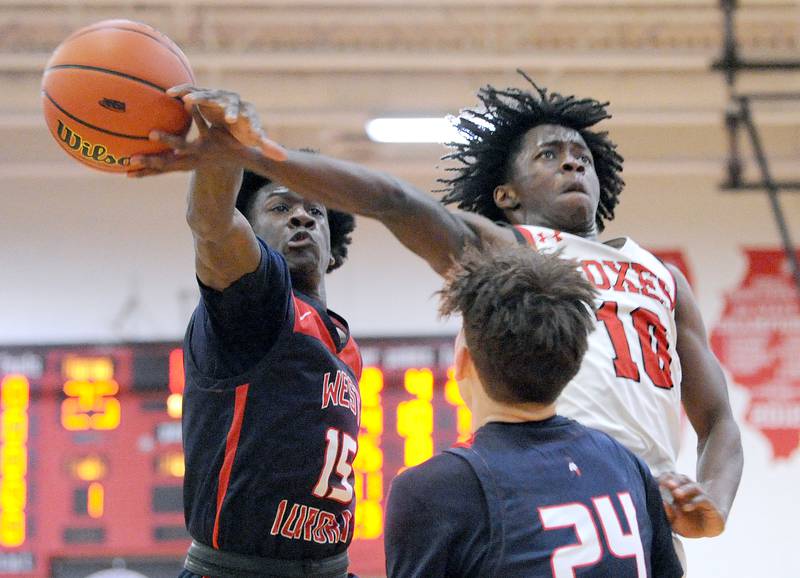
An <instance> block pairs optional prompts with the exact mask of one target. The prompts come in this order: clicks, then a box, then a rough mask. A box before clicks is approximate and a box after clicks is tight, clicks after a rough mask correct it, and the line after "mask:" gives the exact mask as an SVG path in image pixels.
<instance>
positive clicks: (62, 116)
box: [42, 20, 194, 172]
mask: <svg viewBox="0 0 800 578" xmlns="http://www.w3.org/2000/svg"><path fill="white" fill-rule="evenodd" d="M187 82H188V83H192V84H194V75H193V74H192V69H191V66H190V65H189V61H188V59H187V58H186V56H185V55H184V54H183V52H181V49H180V48H178V46H177V44H175V43H174V42H173V41H172V40H170V39H169V38H167V37H166V36H165V35H163V34H162V33H160V32H159V31H158V30H156V29H154V28H152V27H150V26H148V25H146V24H142V23H140V22H133V21H131V20H104V21H103V22H97V23H96V24H92V25H90V26H87V27H85V28H81V29H80V30H78V31H77V32H75V33H73V34H72V35H70V36H69V37H68V38H67V39H66V40H64V42H62V43H61V45H59V47H58V48H56V50H55V52H53V55H52V56H51V57H50V60H49V61H48V62H47V66H46V68H45V71H44V76H43V78H42V104H43V107H44V116H45V121H46V122H47V126H48V128H49V129H50V133H51V134H52V135H53V137H54V138H55V139H56V142H58V144H59V145H61V147H62V148H63V149H64V150H65V151H66V152H67V153H68V154H69V155H70V156H72V157H73V158H75V159H77V160H78V161H80V162H82V163H84V164H85V165H88V166H90V167H92V168H95V169H99V170H102V171H109V172H126V171H127V170H128V167H129V165H130V157H131V156H132V155H135V154H147V153H154V152H159V151H162V150H164V149H165V148H166V147H165V146H164V145H162V144H160V143H155V142H150V141H149V140H148V138H147V137H148V134H149V133H150V131H151V130H160V131H164V132H169V133H173V134H180V135H185V134H186V132H187V131H188V130H189V127H190V126H191V116H190V115H189V114H188V113H187V112H186V110H185V109H184V106H183V103H182V102H181V101H180V100H178V99H176V98H172V97H170V96H167V95H166V94H165V92H166V90H167V89H168V88H170V87H172V86H175V85H178V84H183V83H187Z"/></svg>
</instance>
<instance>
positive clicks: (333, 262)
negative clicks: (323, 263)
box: [325, 255, 336, 273]
mask: <svg viewBox="0 0 800 578" xmlns="http://www.w3.org/2000/svg"><path fill="white" fill-rule="evenodd" d="M335 265H336V257H334V256H333V255H331V257H330V259H328V268H327V269H326V270H325V272H326V273H330V272H331V269H333V267H334V266H335Z"/></svg>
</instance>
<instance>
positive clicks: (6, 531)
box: [0, 375, 30, 547]
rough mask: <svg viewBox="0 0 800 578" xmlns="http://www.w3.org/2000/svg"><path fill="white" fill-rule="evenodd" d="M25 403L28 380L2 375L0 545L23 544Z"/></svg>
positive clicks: (25, 468)
mask: <svg viewBox="0 0 800 578" xmlns="http://www.w3.org/2000/svg"><path fill="white" fill-rule="evenodd" d="M29 404H30V384H29V383H28V379H27V378H26V377H25V376H24V375H7V376H6V377H4V378H3V381H2V384H0V421H2V429H0V432H1V433H0V443H2V446H0V474H2V478H1V479H0V546H12V547H13V546H21V545H22V544H24V543H25V532H26V525H27V524H26V515H25V507H26V505H27V501H28V483H27V478H26V476H27V473H28V406H29Z"/></svg>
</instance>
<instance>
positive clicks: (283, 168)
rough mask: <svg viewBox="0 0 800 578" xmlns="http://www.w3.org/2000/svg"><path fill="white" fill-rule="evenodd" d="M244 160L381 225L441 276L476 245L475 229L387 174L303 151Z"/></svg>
mask: <svg viewBox="0 0 800 578" xmlns="http://www.w3.org/2000/svg"><path fill="white" fill-rule="evenodd" d="M244 158H245V161H244V165H245V167H246V168H247V169H249V170H251V171H253V172H256V173H259V174H261V175H263V176H265V177H267V178H269V179H271V180H274V181H276V182H279V183H281V184H282V185H284V186H286V187H287V188H289V189H291V190H293V191H295V192H296V193H298V194H300V195H301V196H303V197H305V198H308V199H311V200H314V201H317V202H321V203H322V204H324V205H325V206H326V207H330V208H333V209H337V210H340V211H346V212H349V213H355V214H358V215H363V216H365V217H371V218H374V219H377V220H379V221H381V222H382V223H383V224H384V225H385V226H386V227H387V228H388V229H389V230H390V231H391V232H392V234H393V235H394V236H395V237H397V239H398V240H399V241H400V242H401V243H403V245H405V246H406V248H408V249H410V250H411V251H413V252H414V253H416V254H417V255H419V256H420V257H422V258H423V259H425V260H426V261H427V262H428V264H429V265H430V266H431V267H432V268H433V269H434V270H435V271H437V272H438V273H440V274H444V272H445V271H446V270H447V269H449V268H450V266H451V265H452V262H453V258H457V257H458V256H459V255H460V254H461V252H462V251H463V249H464V247H465V246H466V245H467V244H468V243H471V244H478V243H479V241H478V236H477V234H476V233H475V232H474V230H473V229H472V228H471V227H470V226H468V225H467V223H465V222H464V221H463V220H462V219H460V218H459V217H458V216H456V215H454V214H453V213H451V212H450V211H448V210H447V209H445V208H444V207H443V206H442V205H441V204H440V203H439V202H438V201H437V200H436V199H434V198H433V197H432V196H431V195H429V194H427V193H424V192H422V191H420V190H418V189H416V188H414V187H413V186H412V185H410V184H408V183H405V182H403V181H402V180H400V179H396V178H395V177H392V176H391V175H387V174H384V173H381V172H378V171H373V170H371V169H369V168H366V167H362V166H360V165H357V164H355V163H351V162H347V161H341V160H337V159H333V158H330V157H326V156H323V155H318V154H314V153H307V152H302V151H287V159H286V160H285V161H277V162H276V161H273V160H270V159H268V158H265V157H264V156H263V155H260V154H258V153H257V152H254V151H252V150H250V151H249V152H247V153H246V154H245V155H244ZM487 222H488V221H487ZM489 224H491V223H490V222H489Z"/></svg>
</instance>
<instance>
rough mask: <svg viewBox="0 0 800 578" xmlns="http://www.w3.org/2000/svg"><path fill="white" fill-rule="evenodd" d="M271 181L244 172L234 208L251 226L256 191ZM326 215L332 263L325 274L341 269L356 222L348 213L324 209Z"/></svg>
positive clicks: (249, 172)
mask: <svg viewBox="0 0 800 578" xmlns="http://www.w3.org/2000/svg"><path fill="white" fill-rule="evenodd" d="M271 183H272V181H271V180H270V179H268V178H266V177H263V176H261V175H259V174H257V173H253V172H251V171H244V175H243V176H242V185H241V186H240V187H239V194H238V196H237V197H236V208H237V209H239V212H241V213H242V214H243V215H244V216H245V218H246V219H247V220H248V221H249V222H250V223H251V224H252V223H253V221H252V210H253V203H254V202H255V200H256V197H257V196H258V191H260V190H261V189H263V188H264V187H265V186H267V185H269V184H271ZM325 210H326V212H327V214H328V227H329V229H330V232H331V256H332V257H333V263H332V264H331V266H330V267H328V270H327V273H330V272H331V271H333V270H334V269H338V268H339V267H341V265H342V263H344V261H345V259H347V246H348V245H349V244H350V243H351V242H352V240H353V239H352V237H351V236H350V235H351V233H352V232H353V231H354V230H355V228H356V220H355V217H353V215H351V214H350V213H345V212H343V211H336V210H334V209H329V208H328V207H325Z"/></svg>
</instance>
